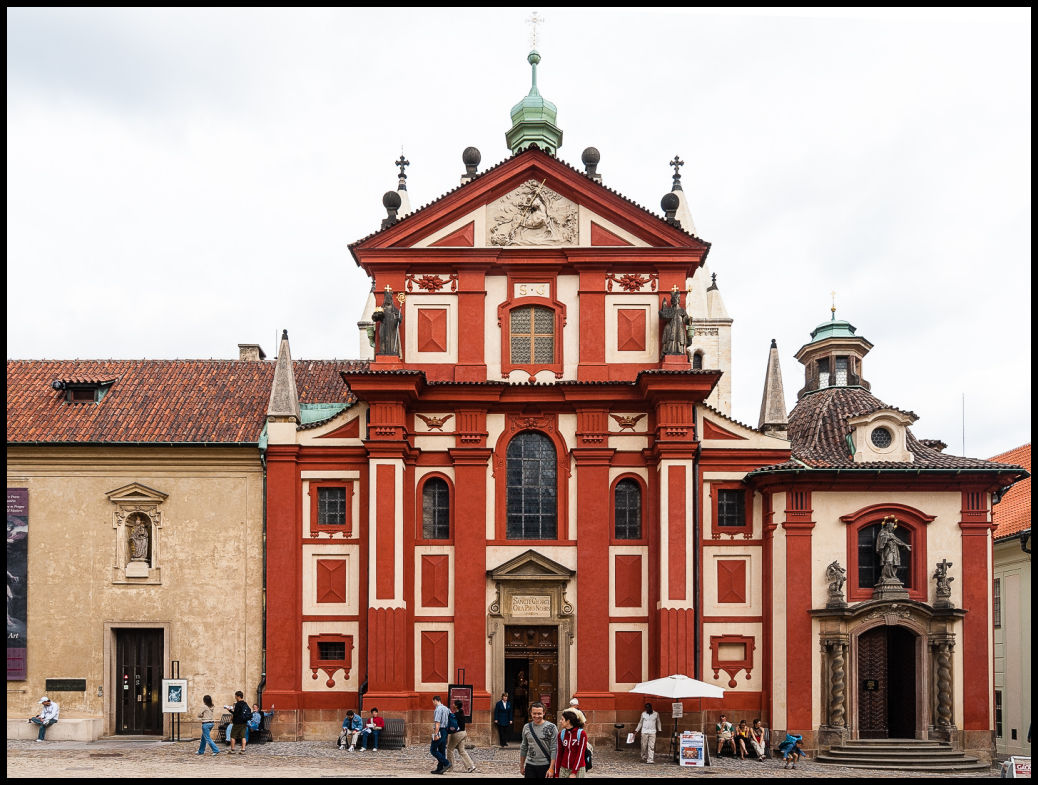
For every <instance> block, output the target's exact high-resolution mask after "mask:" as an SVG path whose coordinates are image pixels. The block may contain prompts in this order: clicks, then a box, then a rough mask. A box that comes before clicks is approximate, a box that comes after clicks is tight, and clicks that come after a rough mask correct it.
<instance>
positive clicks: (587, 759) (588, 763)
mask: <svg viewBox="0 0 1038 785" xmlns="http://www.w3.org/2000/svg"><path fill="white" fill-rule="evenodd" d="M575 730H576V731H577V739H578V740H579V739H580V734H581V733H583V732H584V729H583V728H576V729H575ZM564 732H565V731H564ZM591 752H592V748H591V742H590V741H588V743H587V746H586V747H585V748H584V769H585V770H586V771H591Z"/></svg>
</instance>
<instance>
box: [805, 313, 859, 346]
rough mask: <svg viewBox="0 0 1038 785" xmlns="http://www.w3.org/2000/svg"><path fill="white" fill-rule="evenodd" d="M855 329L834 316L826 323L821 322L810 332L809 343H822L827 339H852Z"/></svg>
mask: <svg viewBox="0 0 1038 785" xmlns="http://www.w3.org/2000/svg"><path fill="white" fill-rule="evenodd" d="M856 329H857V328H856V327H855V326H854V325H853V324H851V323H850V322H845V321H843V320H842V319H837V318H836V317H835V315H834V316H833V318H832V319H831V320H830V321H828V322H822V323H821V324H820V325H818V326H817V327H816V328H815V329H813V330H812V331H811V343H816V342H818V341H824V340H826V339H827V338H854V337H856V336H855V335H854V333H855V331H856Z"/></svg>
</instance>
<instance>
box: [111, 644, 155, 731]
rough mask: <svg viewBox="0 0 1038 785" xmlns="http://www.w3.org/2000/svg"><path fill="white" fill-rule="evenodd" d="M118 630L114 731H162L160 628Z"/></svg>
mask: <svg viewBox="0 0 1038 785" xmlns="http://www.w3.org/2000/svg"><path fill="white" fill-rule="evenodd" d="M114 632H115V663H114V664H115V682H116V683H115V690H116V694H115V732H116V733H117V734H127V735H133V736H136V735H147V736H159V735H161V734H162V719H163V718H162V675H163V669H162V666H163V662H164V658H163V638H164V631H163V630H161V629H147V628H145V629H128V630H127V629H117V630H115V631H114Z"/></svg>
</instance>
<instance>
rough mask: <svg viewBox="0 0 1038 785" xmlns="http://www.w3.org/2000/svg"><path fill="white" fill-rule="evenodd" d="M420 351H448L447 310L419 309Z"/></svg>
mask: <svg viewBox="0 0 1038 785" xmlns="http://www.w3.org/2000/svg"><path fill="white" fill-rule="evenodd" d="M418 351H420V352H445V351H447V309H446V308H419V309H418Z"/></svg>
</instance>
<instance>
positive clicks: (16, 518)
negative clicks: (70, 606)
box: [7, 488, 29, 681]
mask: <svg viewBox="0 0 1038 785" xmlns="http://www.w3.org/2000/svg"><path fill="white" fill-rule="evenodd" d="M28 566H29V489H28V488H8V489H7V680H8V681H24V680H25V650H26V647H27V645H28V641H27V639H26V634H25V630H26V626H27V624H26V622H27V621H28V619H27V616H26V602H25V598H26V597H27V596H28V591H27V590H28V588H29V587H28V585H27V581H28V577H29V575H28V572H29V571H28Z"/></svg>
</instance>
